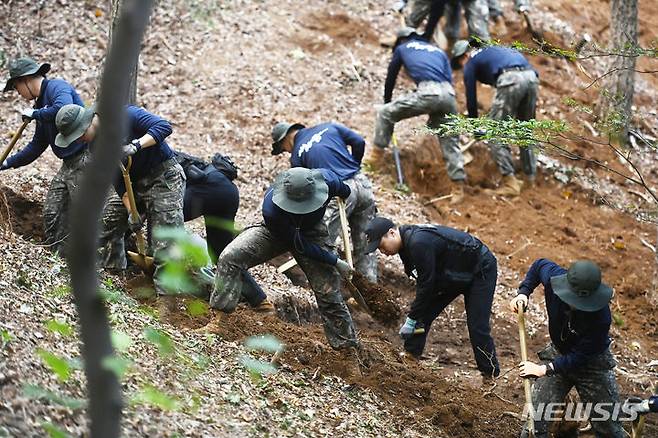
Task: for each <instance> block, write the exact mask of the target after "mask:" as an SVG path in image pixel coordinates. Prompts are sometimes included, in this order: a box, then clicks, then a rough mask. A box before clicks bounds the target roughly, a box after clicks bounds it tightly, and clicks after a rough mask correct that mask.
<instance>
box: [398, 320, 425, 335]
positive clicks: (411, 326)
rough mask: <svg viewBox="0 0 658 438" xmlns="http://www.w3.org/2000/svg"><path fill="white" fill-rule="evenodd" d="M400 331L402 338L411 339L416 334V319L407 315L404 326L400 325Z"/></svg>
mask: <svg viewBox="0 0 658 438" xmlns="http://www.w3.org/2000/svg"><path fill="white" fill-rule="evenodd" d="M423 331H424V330H423ZM398 333H399V334H400V337H401V338H402V339H409V338H410V337H412V336H413V335H414V334H416V320H415V319H411V318H409V317H407V319H406V320H405V321H404V324H403V325H402V327H400V331H399V332H398Z"/></svg>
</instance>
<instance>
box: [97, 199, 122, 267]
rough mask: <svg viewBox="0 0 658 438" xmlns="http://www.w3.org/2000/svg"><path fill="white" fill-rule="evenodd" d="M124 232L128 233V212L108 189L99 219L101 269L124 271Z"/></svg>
mask: <svg viewBox="0 0 658 438" xmlns="http://www.w3.org/2000/svg"><path fill="white" fill-rule="evenodd" d="M126 231H128V210H126V207H125V206H124V205H123V202H121V198H119V195H117V193H116V191H115V190H114V188H113V187H110V191H109V193H108V195H107V199H106V201H105V208H104V209H103V216H102V217H101V235H100V245H99V264H100V266H101V267H103V268H105V269H115V270H124V269H126V267H127V265H128V263H127V260H126V245H125V242H124V239H123V237H124V235H125V234H126Z"/></svg>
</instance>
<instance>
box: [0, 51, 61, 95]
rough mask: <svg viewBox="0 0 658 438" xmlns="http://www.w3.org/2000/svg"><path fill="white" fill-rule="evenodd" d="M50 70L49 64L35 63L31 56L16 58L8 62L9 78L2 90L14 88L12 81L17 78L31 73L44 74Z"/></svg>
mask: <svg viewBox="0 0 658 438" xmlns="http://www.w3.org/2000/svg"><path fill="white" fill-rule="evenodd" d="M49 71H50V64H48V63H43V64H37V62H36V61H35V60H34V59H32V58H18V59H14V60H13V61H11V62H10V63H9V79H8V80H7V83H6V84H5V88H4V90H2V91H9V90H12V89H13V88H14V81H15V80H16V79H18V78H22V77H25V76H32V75H36V74H39V75H45V74H46V73H48V72H49Z"/></svg>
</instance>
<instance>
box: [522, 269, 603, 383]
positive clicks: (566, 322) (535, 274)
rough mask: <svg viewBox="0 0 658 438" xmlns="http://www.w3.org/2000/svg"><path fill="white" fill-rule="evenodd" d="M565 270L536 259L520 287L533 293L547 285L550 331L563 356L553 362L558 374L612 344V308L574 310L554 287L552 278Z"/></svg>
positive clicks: (573, 367)
mask: <svg viewBox="0 0 658 438" xmlns="http://www.w3.org/2000/svg"><path fill="white" fill-rule="evenodd" d="M566 272H567V270H566V269H564V268H563V267H561V266H559V265H557V264H556V263H554V262H552V261H551V260H548V259H538V260H536V261H535V262H534V263H533V264H532V266H531V267H530V270H529V271H528V273H527V274H526V276H525V279H524V280H523V282H522V283H521V286H520V287H519V293H520V294H524V295H526V296H530V294H532V292H533V291H534V290H535V288H536V287H537V286H539V284H542V285H543V286H544V296H545V298H546V311H547V312H548V332H549V334H550V336H551V341H552V342H553V345H555V347H556V348H557V350H558V351H559V352H560V354H561V356H559V357H558V358H556V359H555V360H554V361H553V367H554V368H555V371H556V372H558V373H561V372H565V371H569V370H573V369H575V368H578V367H579V366H581V365H583V364H584V363H586V362H587V361H588V360H589V358H590V357H592V356H594V355H597V354H600V353H603V352H604V351H605V350H606V349H607V348H608V346H609V345H610V337H609V336H608V333H609V331H610V324H611V322H612V317H611V315H610V307H608V306H605V307H604V308H603V309H601V310H598V311H596V312H583V311H580V310H575V309H574V310H572V309H571V307H570V306H569V305H568V304H566V303H565V302H564V301H562V300H561V299H560V298H559V297H558V296H557V295H555V292H553V287H552V286H551V277H555V276H557V275H562V274H565V273H566Z"/></svg>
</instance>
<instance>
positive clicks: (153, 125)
mask: <svg viewBox="0 0 658 438" xmlns="http://www.w3.org/2000/svg"><path fill="white" fill-rule="evenodd" d="M126 115H127V117H128V138H127V139H126V141H125V143H129V142H130V141H131V140H134V139H136V138H140V137H142V136H144V135H145V134H149V135H151V137H153V138H154V139H155V141H156V144H155V145H153V146H150V147H147V148H142V149H140V150H139V151H138V152H137V153H136V154H134V155H133V156H132V165H131V166H130V179H131V181H132V182H133V184H134V183H135V182H136V181H137V180H139V179H140V178H143V177H145V176H146V175H148V174H149V173H150V172H151V171H152V170H153V169H154V168H155V167H156V166H158V165H159V164H160V163H162V162H164V161H166V160H168V159H169V158H171V157H173V156H174V152H173V151H172V150H171V148H170V147H169V145H168V144H167V143H166V142H165V139H166V138H167V137H169V135H171V132H172V129H171V124H170V123H169V122H168V121H166V120H165V119H163V118H161V117H158V116H156V115H155V114H151V113H150V112H148V111H146V110H145V109H144V108H141V107H136V106H128V107H126ZM101 123H102V122H101ZM114 188H115V189H116V191H117V194H118V195H119V196H123V194H124V193H125V192H126V187H125V185H124V184H123V178H121V177H120V175H119V177H118V178H117V179H115V182H114Z"/></svg>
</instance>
